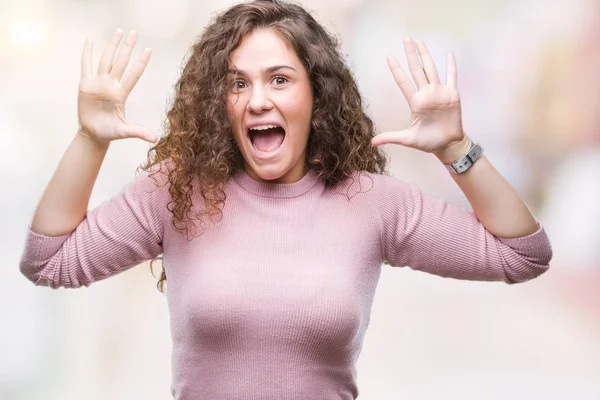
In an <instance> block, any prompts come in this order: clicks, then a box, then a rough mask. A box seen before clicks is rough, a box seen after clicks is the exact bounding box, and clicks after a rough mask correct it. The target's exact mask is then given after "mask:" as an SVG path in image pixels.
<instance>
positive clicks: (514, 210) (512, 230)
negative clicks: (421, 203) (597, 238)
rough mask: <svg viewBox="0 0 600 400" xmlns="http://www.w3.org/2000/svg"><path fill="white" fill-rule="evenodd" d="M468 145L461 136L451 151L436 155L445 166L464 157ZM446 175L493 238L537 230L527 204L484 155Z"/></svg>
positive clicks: (466, 139)
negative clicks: (459, 170) (466, 166)
mask: <svg viewBox="0 0 600 400" xmlns="http://www.w3.org/2000/svg"><path fill="white" fill-rule="evenodd" d="M468 145H469V141H468V138H467V137H465V140H464V141H463V142H462V143H459V144H457V145H455V146H454V148H453V149H449V151H447V152H446V153H445V154H436V156H437V157H438V159H440V161H442V162H443V163H446V164H448V163H450V162H452V161H454V160H456V159H457V158H459V157H460V156H462V155H464V154H466V152H467V151H468ZM450 175H451V176H452V178H453V179H454V181H455V182H456V184H457V185H458V186H459V187H460V189H461V190H462V191H463V193H464V194H465V196H466V197H467V200H468V201H469V203H470V204H471V206H472V207H473V211H474V212H475V215H476V216H477V218H478V219H479V221H480V222H481V223H482V224H483V226H485V228H486V229H487V230H488V231H490V232H491V233H492V234H494V235H495V236H498V237H503V238H515V237H523V236H527V235H530V234H532V233H534V232H535V231H537V230H538V225H537V222H536V220H535V218H534V216H533V214H532V213H531V211H530V210H529V208H528V207H527V204H525V202H524V201H523V200H522V199H521V197H520V196H519V195H518V193H517V192H516V191H515V189H514V188H513V187H512V186H511V185H510V184H509V183H508V181H506V179H504V177H503V176H502V175H501V174H500V173H499V172H498V171H497V170H496V168H494V166H493V165H492V163H491V162H490V161H489V159H488V158H487V157H485V155H484V154H482V155H481V157H480V158H479V160H477V161H476V162H475V163H474V164H473V166H472V167H471V168H469V170H467V171H466V172H464V173H462V174H450Z"/></svg>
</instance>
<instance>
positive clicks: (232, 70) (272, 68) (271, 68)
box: [228, 65, 296, 75]
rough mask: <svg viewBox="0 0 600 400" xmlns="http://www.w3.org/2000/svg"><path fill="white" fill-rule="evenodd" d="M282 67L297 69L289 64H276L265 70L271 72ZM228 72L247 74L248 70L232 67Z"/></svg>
mask: <svg viewBox="0 0 600 400" xmlns="http://www.w3.org/2000/svg"><path fill="white" fill-rule="evenodd" d="M280 69H291V70H292V71H296V69H295V68H293V67H290V66H289V65H274V66H272V67H269V68H267V69H266V70H265V72H266V73H268V74H270V73H272V72H275V71H278V70H280ZM228 72H229V73H230V74H233V75H247V74H246V72H245V71H243V70H241V69H231V68H230V69H229V71H228Z"/></svg>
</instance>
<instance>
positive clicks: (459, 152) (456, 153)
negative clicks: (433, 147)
mask: <svg viewBox="0 0 600 400" xmlns="http://www.w3.org/2000/svg"><path fill="white" fill-rule="evenodd" d="M471 145H472V141H471V138H469V137H468V136H467V135H464V136H463V138H462V139H461V140H460V141H457V142H454V143H450V144H449V145H448V146H447V147H446V148H445V149H444V150H441V151H437V152H435V153H434V154H435V156H436V157H437V158H438V159H439V160H440V161H441V162H442V163H443V164H452V163H453V162H454V161H456V160H458V159H459V158H461V157H463V156H464V155H465V154H467V153H468V152H469V149H470V148H471Z"/></svg>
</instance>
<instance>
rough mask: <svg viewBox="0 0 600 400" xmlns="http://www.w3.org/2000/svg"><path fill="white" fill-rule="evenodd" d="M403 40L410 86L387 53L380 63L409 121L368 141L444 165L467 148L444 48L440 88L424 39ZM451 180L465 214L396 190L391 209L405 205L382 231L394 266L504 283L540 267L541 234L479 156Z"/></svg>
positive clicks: (544, 250) (546, 248) (546, 249)
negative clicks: (408, 113) (404, 102)
mask: <svg viewBox="0 0 600 400" xmlns="http://www.w3.org/2000/svg"><path fill="white" fill-rule="evenodd" d="M404 45H405V49H406V56H407V60H408V65H409V68H410V72H411V74H412V77H413V80H414V85H413V83H412V82H411V81H410V80H409V79H408V77H407V75H406V74H405V72H404V71H403V69H402V68H401V67H400V65H399V64H398V61H397V60H396V59H395V58H394V57H389V58H388V64H389V67H390V70H391V71H392V74H393V76H394V79H395V81H396V83H397V84H398V87H399V88H400V90H401V91H402V94H403V95H404V97H405V98H406V99H407V101H408V104H409V106H410V109H411V111H412V116H413V121H412V124H411V126H410V127H409V128H408V129H405V130H403V131H398V132H386V133H381V134H379V135H377V136H376V137H374V138H373V140H372V144H373V145H374V146H377V145H380V144H384V143H395V144H400V145H404V146H407V147H411V148H415V149H417V150H421V151H424V152H428V153H433V154H435V155H436V156H437V157H438V159H439V160H440V161H442V162H444V163H446V164H448V163H451V162H452V161H454V160H456V159H457V158H459V157H461V156H463V155H464V154H466V152H467V150H468V148H467V146H468V145H469V138H468V137H467V136H465V134H464V132H463V128H462V118H461V104H460V96H459V93H458V89H457V79H456V75H457V74H456V63H455V61H454V56H453V54H452V53H448V62H447V83H446V84H445V85H443V84H442V83H441V81H440V78H439V75H438V72H437V68H436V66H435V64H434V62H433V59H432V58H431V56H430V54H429V53H428V51H427V48H426V47H425V44H424V43H423V42H422V41H417V42H416V46H415V43H413V41H412V39H410V38H406V39H405V41H404ZM453 178H454V180H455V181H456V183H457V184H458V185H459V187H460V188H461V190H462V191H463V192H464V194H465V196H466V197H467V199H468V200H469V202H470V203H471V205H472V207H473V212H470V211H467V210H459V209H457V208H456V207H452V206H448V205H447V204H446V203H444V202H443V201H442V200H438V199H435V200H434V199H432V198H431V197H430V196H426V195H423V194H421V193H420V192H418V190H416V189H413V190H410V191H408V193H411V195H409V196H408V197H406V195H405V194H400V199H398V201H400V203H399V204H396V205H393V206H392V207H402V206H404V207H407V210H405V211H401V210H400V211H398V212H397V214H398V215H396V216H395V218H398V219H399V220H398V221H394V220H393V219H391V220H390V219H387V222H386V223H387V225H388V227H387V228H385V229H384V230H385V231H387V233H384V236H385V238H386V239H385V240H384V242H385V241H386V240H387V242H386V243H385V246H387V247H388V248H389V249H390V251H391V252H392V253H393V254H396V256H395V257H394V256H392V258H393V259H394V262H395V263H396V265H411V266H413V267H415V268H418V269H429V272H432V273H438V274H439V275H443V276H453V277H458V278H461V279H485V280H496V279H503V280H505V281H507V282H519V281H523V280H527V279H531V278H532V277H535V276H537V275H539V274H541V273H542V272H543V271H545V270H546V269H547V264H548V263H549V261H550V258H551V257H552V250H551V247H550V242H549V241H548V238H547V236H546V234H545V232H544V231H543V229H542V228H541V226H540V225H539V224H538V222H537V221H536V220H535V218H534V217H533V215H532V214H531V212H530V211H529V209H528V207H527V205H526V204H525V203H524V202H523V200H522V199H521V198H520V197H519V196H518V194H517V193H516V192H515V190H514V189H513V188H512V187H511V186H510V184H509V183H508V182H507V181H506V180H505V179H504V178H503V177H502V176H501V175H500V174H499V173H498V171H496V169H495V168H494V167H493V166H492V164H491V163H490V162H489V160H488V159H487V158H486V157H485V156H483V155H482V157H481V158H480V159H479V160H478V161H477V162H475V164H474V165H473V166H472V167H471V168H470V169H469V170H468V171H466V172H465V173H463V174H460V175H453ZM405 193H406V191H405ZM402 202H404V203H402ZM384 220H385V219H384ZM384 225H385V224H384ZM390 226H392V228H390ZM399 242H400V244H399ZM400 247H402V250H400ZM400 251H403V252H404V253H406V254H399V253H398V252H400ZM474 254H475V256H474ZM498 257H499V258H498ZM404 263H406V264H404ZM461 264H464V266H463V265H461ZM431 265H433V267H431Z"/></svg>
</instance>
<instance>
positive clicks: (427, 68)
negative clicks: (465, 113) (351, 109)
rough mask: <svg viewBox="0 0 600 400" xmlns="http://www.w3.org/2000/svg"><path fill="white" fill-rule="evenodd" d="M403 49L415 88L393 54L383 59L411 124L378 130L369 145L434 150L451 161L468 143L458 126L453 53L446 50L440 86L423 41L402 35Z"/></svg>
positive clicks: (460, 127)
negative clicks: (401, 128) (390, 129)
mask: <svg viewBox="0 0 600 400" xmlns="http://www.w3.org/2000/svg"><path fill="white" fill-rule="evenodd" d="M415 45H416V46H415ZM404 49H405V51H406V58H407V61H408V67H409V69H410V72H411V75H412V77H413V80H414V83H415V85H416V88H415V85H413V83H412V82H411V81H410V80H409V79H408V77H407V76H406V73H405V72H404V70H403V69H402V67H400V64H399V63H398V61H397V60H396V58H395V57H394V56H388V59H387V61H388V65H389V67H390V70H391V71H392V75H393V76H394V80H395V81H396V83H397V84H398V87H399V88H400V90H401V91H402V94H403V95H404V97H405V98H406V100H407V101H408V105H409V107H410V110H411V113H412V123H411V125H410V126H409V127H408V128H407V129H405V130H403V131H397V132H384V133H380V134H379V135H377V136H375V137H374V138H373V139H372V140H371V144H372V145H373V146H379V145H381V144H386V143H396V144H400V145H403V146H407V147H412V148H414V149H418V150H421V151H425V152H427V153H434V154H435V155H436V156H438V158H440V159H441V160H442V161H443V162H452V161H454V159H455V156H456V155H462V154H464V153H466V152H467V151H468V145H469V139H468V138H467V137H466V136H465V135H464V133H463V129H462V120H461V108H460V96H459V94H458V88H457V85H456V62H455V60H454V54H452V53H451V52H449V53H448V55H447V77H446V84H445V85H443V84H442V83H441V81H440V77H439V74H438V71H437V68H436V66H435V63H434V61H433V58H432V57H431V55H430V54H429V51H428V50H427V47H426V46H425V43H423V41H421V40H416V41H415V42H413V40H412V39H411V38H406V39H404ZM421 61H422V63H421ZM465 148H466V149H465Z"/></svg>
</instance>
